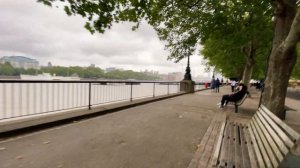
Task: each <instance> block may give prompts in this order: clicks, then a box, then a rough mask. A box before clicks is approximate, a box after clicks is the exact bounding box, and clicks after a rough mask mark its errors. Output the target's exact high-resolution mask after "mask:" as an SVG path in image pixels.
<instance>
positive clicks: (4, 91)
mask: <svg viewBox="0 0 300 168" xmlns="http://www.w3.org/2000/svg"><path fill="white" fill-rule="evenodd" d="M6 85H7V84H6V83H3V90H2V93H3V118H6V113H7V100H6V99H7V93H6V92H7V90H6Z"/></svg>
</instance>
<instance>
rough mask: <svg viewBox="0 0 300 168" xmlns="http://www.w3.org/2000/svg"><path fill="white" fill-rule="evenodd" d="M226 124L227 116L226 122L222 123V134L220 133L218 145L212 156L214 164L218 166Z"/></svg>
mask: <svg viewBox="0 0 300 168" xmlns="http://www.w3.org/2000/svg"><path fill="white" fill-rule="evenodd" d="M225 126H226V117H225V120H224V122H222V125H221V130H220V134H219V135H218V141H217V145H216V149H215V152H214V154H213V158H212V165H213V166H216V165H217V164H218V162H219V158H220V151H221V147H222V146H221V145H222V142H223V138H224V137H223V134H224V130H225Z"/></svg>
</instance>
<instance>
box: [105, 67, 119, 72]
mask: <svg viewBox="0 0 300 168" xmlns="http://www.w3.org/2000/svg"><path fill="white" fill-rule="evenodd" d="M115 70H118V69H117V68H115V67H109V68H106V69H105V72H111V71H115Z"/></svg>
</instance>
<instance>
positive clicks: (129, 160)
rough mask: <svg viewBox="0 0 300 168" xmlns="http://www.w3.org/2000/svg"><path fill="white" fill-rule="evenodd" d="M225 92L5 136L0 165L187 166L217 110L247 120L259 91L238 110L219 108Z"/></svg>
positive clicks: (86, 167) (226, 89)
mask: <svg viewBox="0 0 300 168" xmlns="http://www.w3.org/2000/svg"><path fill="white" fill-rule="evenodd" d="M227 93H229V87H224V88H221V89H220V93H214V92H211V91H210V90H206V91H201V92H197V93H195V94H188V95H184V96H179V97H175V98H171V99H167V100H163V101H159V102H154V103H149V104H146V105H141V106H137V107H133V108H130V109H126V110H122V111H119V112H116V113H112V114H107V115H103V116H99V117H95V118H92V119H86V120H81V121H75V122H73V123H71V124H67V125H64V126H59V127H54V128H51V129H46V130H43V131H39V132H35V133H30V134H26V135H22V136H19V137H13V138H10V139H2V140H0V163H1V164H0V167H1V168H6V167H9V168H17V167H26V168H27V167H30V168H44V167H45V168H48V167H49V168H50V167H51V168H55V167H64V168H100V167H105V168H148V167H149V168H154V167H155V168H184V167H187V166H188V165H189V162H190V161H191V159H192V158H193V155H194V153H195V151H196V149H197V144H199V142H200V141H201V139H202V137H203V135H204V134H205V132H206V130H207V128H208V126H209V124H210V122H211V120H212V118H213V116H214V115H215V114H216V113H227V115H228V116H229V118H235V117H236V116H239V117H242V118H243V119H245V120H248V119H249V118H250V117H251V116H252V115H253V114H254V112H255V110H256V109H257V104H258V100H259V92H257V91H255V90H251V93H252V98H249V99H246V101H245V102H244V104H243V105H242V106H241V107H239V113H237V114H235V113H234V106H228V107H227V108H224V109H219V108H218V107H217V106H216V103H217V102H219V101H220V97H221V95H223V94H227ZM289 102H292V101H289ZM290 106H291V108H295V107H294V105H293V103H291V105H290ZM296 112H299V111H293V114H294V113H296ZM287 114H288V115H287V116H289V115H290V114H291V113H290V112H288V113H287ZM299 119H300V118H299ZM298 123H299V122H298ZM296 124H297V121H295V123H294V126H295V127H297V125H296Z"/></svg>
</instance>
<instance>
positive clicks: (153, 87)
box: [153, 82, 155, 97]
mask: <svg viewBox="0 0 300 168" xmlns="http://www.w3.org/2000/svg"><path fill="white" fill-rule="evenodd" d="M153 97H155V82H154V83H153Z"/></svg>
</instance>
